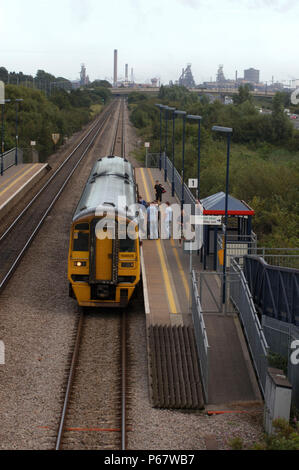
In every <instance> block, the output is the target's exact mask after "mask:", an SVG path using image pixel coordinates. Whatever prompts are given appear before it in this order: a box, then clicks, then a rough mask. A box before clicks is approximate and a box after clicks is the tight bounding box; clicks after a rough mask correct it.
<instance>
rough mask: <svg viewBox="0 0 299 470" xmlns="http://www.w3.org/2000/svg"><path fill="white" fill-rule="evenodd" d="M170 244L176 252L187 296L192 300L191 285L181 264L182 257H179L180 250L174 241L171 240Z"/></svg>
mask: <svg viewBox="0 0 299 470" xmlns="http://www.w3.org/2000/svg"><path fill="white" fill-rule="evenodd" d="M170 243H171V246H172V248H173V251H174V255H175V259H176V262H177V265H178V268H179V271H180V275H181V278H182V281H183V285H184V289H185V292H186V296H187V298H188V299H189V298H190V289H189V284H188V281H187V278H186V274H185V271H184V268H183V266H182V263H181V260H180V257H179V253H178V250H177V248H176V246H175V243H174V241H173V239H171V241H170Z"/></svg>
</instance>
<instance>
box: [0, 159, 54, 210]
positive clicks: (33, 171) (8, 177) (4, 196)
mask: <svg viewBox="0 0 299 470" xmlns="http://www.w3.org/2000/svg"><path fill="white" fill-rule="evenodd" d="M46 166H47V165H45V164H43V163H34V164H31V163H22V164H19V165H15V166H12V167H11V168H9V169H8V170H6V171H5V172H4V173H3V175H2V176H0V210H1V209H2V208H3V207H4V206H5V205H6V204H7V202H8V201H10V200H11V199H12V198H14V197H15V195H16V194H17V193H18V192H21V191H22V190H23V189H24V188H25V186H26V185H28V184H29V183H30V182H31V181H33V180H34V179H35V178H36V176H37V175H38V174H39V173H40V172H41V171H42V170H43V169H44V168H45V167H46Z"/></svg>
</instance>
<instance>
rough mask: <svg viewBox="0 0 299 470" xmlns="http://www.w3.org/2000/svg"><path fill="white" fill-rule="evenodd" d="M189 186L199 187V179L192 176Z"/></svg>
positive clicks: (191, 187)
mask: <svg viewBox="0 0 299 470" xmlns="http://www.w3.org/2000/svg"><path fill="white" fill-rule="evenodd" d="M188 187H189V188H190V189H197V188H198V179H197V178H193V179H192V178H190V179H189V180H188Z"/></svg>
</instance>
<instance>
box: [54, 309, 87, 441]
mask: <svg viewBox="0 0 299 470" xmlns="http://www.w3.org/2000/svg"><path fill="white" fill-rule="evenodd" d="M83 320H84V313H83V312H81V313H80V317H79V321H78V326H77V333H76V339H75V345H74V350H73V354H72V361H71V366H70V372H69V377H68V381H67V386H66V392H65V397H64V402H63V408H62V413H61V418H60V423H59V427H58V433H57V439H56V444H55V450H60V448H61V441H62V436H63V431H64V427H65V419H66V414H67V409H68V404H69V399H70V395H71V390H72V385H73V380H74V377H75V371H76V364H77V361H78V355H79V349H80V341H81V336H82V330H83V323H84V321H83Z"/></svg>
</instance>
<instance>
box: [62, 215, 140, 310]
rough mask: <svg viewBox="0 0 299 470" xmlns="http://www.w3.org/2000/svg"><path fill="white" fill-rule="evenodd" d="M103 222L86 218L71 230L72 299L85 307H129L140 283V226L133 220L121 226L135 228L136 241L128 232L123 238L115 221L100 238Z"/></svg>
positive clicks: (69, 257) (69, 258)
mask: <svg viewBox="0 0 299 470" xmlns="http://www.w3.org/2000/svg"><path fill="white" fill-rule="evenodd" d="M101 220H102V219H101V218H97V217H94V216H90V217H85V218H83V219H82V220H76V221H75V222H74V223H73V225H72V227H71V234H70V245H69V256H68V280H69V283H70V295H71V296H72V297H75V298H76V299H77V302H78V304H79V305H80V306H83V307H125V306H126V305H127V304H128V303H129V301H130V299H131V297H132V295H133V292H134V290H135V288H136V286H137V284H138V283H139V281H140V253H139V238H138V226H137V224H134V223H133V222H132V220H127V221H125V223H124V221H122V223H121V226H122V227H127V225H128V224H130V229H131V231H132V227H133V232H135V237H132V238H136V239H132V238H130V237H128V236H127V235H126V233H125V232H126V230H125V231H124V234H120V231H119V223H118V222H119V221H118V220H116V221H113V220H111V224H110V225H111V226H110V227H109V223H108V226H106V227H105V228H104V229H103V230H101V233H100V235H99V230H98V225H99V223H100V222H101ZM106 224H107V222H106ZM113 224H114V229H112V225H113ZM115 229H116V230H115ZM104 237H105V238H104Z"/></svg>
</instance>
